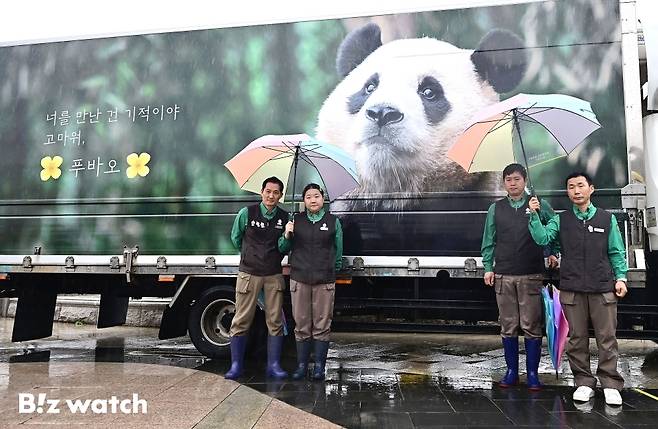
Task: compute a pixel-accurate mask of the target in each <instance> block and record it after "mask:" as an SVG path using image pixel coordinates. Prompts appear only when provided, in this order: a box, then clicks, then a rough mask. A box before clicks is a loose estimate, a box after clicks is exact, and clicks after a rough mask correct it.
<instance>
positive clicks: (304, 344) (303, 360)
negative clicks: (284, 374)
mask: <svg viewBox="0 0 658 429" xmlns="http://www.w3.org/2000/svg"><path fill="white" fill-rule="evenodd" d="M312 343H313V341H311V340H305V341H297V369H296V370H295V372H294V373H293V374H292V379H293V380H301V379H303V378H306V371H307V369H308V357H309V356H310V355H311V344H312Z"/></svg>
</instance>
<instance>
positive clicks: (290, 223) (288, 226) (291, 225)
mask: <svg viewBox="0 0 658 429" xmlns="http://www.w3.org/2000/svg"><path fill="white" fill-rule="evenodd" d="M294 232H295V222H293V221H291V220H290V221H288V223H287V224H286V229H285V232H284V234H283V236H284V237H286V239H289V238H290V236H291V235H292V234H293V233H294Z"/></svg>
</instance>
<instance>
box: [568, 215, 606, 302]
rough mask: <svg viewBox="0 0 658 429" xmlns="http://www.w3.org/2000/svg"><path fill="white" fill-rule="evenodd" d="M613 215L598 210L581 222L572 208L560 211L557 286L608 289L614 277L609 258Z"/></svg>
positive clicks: (593, 289) (593, 290)
mask: <svg viewBox="0 0 658 429" xmlns="http://www.w3.org/2000/svg"><path fill="white" fill-rule="evenodd" d="M611 223H612V214H610V213H609V212H607V211H605V210H601V209H597V210H596V213H595V214H594V217H592V219H590V220H588V221H582V220H580V219H578V218H577V217H576V215H575V214H574V212H573V210H566V211H564V212H562V213H560V246H561V249H562V263H561V266H560V289H561V290H568V291H572V292H592V293H601V292H611V291H613V290H614V289H615V277H614V274H613V272H612V265H611V264H610V259H609V258H608V235H609V234H610V225H611Z"/></svg>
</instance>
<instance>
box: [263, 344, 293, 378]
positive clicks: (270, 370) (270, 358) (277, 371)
mask: <svg viewBox="0 0 658 429" xmlns="http://www.w3.org/2000/svg"><path fill="white" fill-rule="evenodd" d="M284 339H285V337H284V336H283V335H277V336H272V335H268V336H267V376H268V377H271V378H275V379H277V380H281V379H283V378H286V377H288V373H287V372H285V371H284V370H283V368H281V364H280V363H279V360H280V359H281V349H282V348H283V340H284Z"/></svg>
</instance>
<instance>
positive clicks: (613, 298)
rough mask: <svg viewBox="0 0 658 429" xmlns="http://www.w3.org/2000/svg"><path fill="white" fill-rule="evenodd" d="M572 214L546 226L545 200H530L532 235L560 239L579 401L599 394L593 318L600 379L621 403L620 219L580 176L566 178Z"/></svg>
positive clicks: (563, 299)
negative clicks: (600, 204)
mask: <svg viewBox="0 0 658 429" xmlns="http://www.w3.org/2000/svg"><path fill="white" fill-rule="evenodd" d="M566 186H567V194H568V195H569V199H570V200H571V202H572V203H573V207H572V208H571V209H570V210H565V211H564V212H562V213H560V214H559V215H558V216H555V217H554V218H553V219H551V220H550V222H549V223H548V224H547V225H546V226H544V225H542V224H541V222H540V221H539V216H538V215H537V211H538V210H539V209H540V202H539V201H537V199H536V198H532V199H531V200H530V210H531V211H532V212H533V213H532V215H531V216H530V221H529V229H530V233H531V235H532V237H533V239H534V240H535V242H536V243H537V244H539V245H544V244H546V243H549V242H551V241H553V240H555V239H559V242H560V249H561V252H562V262H561V267H560V303H561V304H562V308H563V310H564V314H565V316H566V317H567V320H568V321H569V344H568V347H567V356H568V357H569V364H570V366H571V371H572V372H573V375H574V379H575V384H576V387H577V388H576V390H575V392H574V394H573V399H574V401H584V402H585V401H589V400H590V399H591V398H592V397H593V396H594V388H595V387H596V378H594V376H593V375H592V370H591V368H590V355H589V334H588V324H589V321H590V320H591V322H592V327H593V328H594V335H595V336H596V343H597V346H598V351H599V366H598V369H597V371H596V375H597V376H598V377H599V381H600V382H601V385H602V386H603V392H604V395H605V401H606V403H607V404H608V405H621V403H622V399H621V394H620V392H619V391H620V390H621V389H622V387H623V386H624V379H623V378H622V376H621V375H620V374H619V372H618V371H617V358H618V355H619V353H618V346H617V337H616V329H617V299H618V298H622V297H624V295H626V293H627V291H628V289H627V287H626V272H627V271H628V266H627V264H626V251H625V247H624V242H623V240H622V236H621V233H620V231H619V226H618V224H617V220H616V219H615V216H614V215H613V214H611V213H609V212H607V211H605V210H602V209H597V208H596V207H594V205H593V204H592V203H591V201H590V197H591V195H592V193H593V192H594V184H593V182H592V178H591V177H590V176H589V175H587V173H582V172H576V173H572V174H570V175H569V176H568V177H567V179H566Z"/></svg>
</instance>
